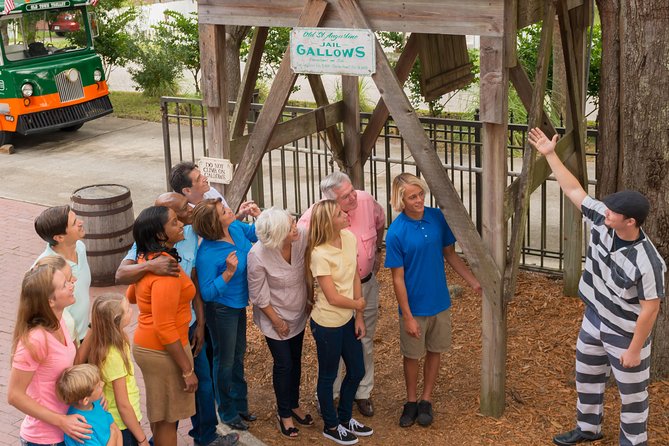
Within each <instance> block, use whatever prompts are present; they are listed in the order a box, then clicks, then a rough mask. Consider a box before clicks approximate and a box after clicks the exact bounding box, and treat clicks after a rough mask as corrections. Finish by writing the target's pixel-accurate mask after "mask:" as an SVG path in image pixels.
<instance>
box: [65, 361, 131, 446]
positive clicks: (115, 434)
mask: <svg viewBox="0 0 669 446" xmlns="http://www.w3.org/2000/svg"><path fill="white" fill-rule="evenodd" d="M103 385H104V383H103V382H102V380H101V379H100V371H99V370H98V368H97V367H95V366H94V365H91V364H80V365H75V366H72V367H68V368H67V369H65V370H64V371H63V374H62V375H60V378H59V379H58V382H57V383H56V392H57V393H58V397H59V398H60V399H61V400H63V402H64V403H66V404H69V405H70V408H69V409H68V411H67V414H68V415H82V416H83V417H84V418H86V423H88V424H90V425H91V429H92V430H93V432H91V434H90V438H89V439H88V440H85V441H84V443H83V445H91V446H122V444H123V440H122V437H121V431H120V430H119V428H118V427H117V426H116V424H114V419H113V418H112V416H111V414H110V413H109V412H107V411H106V410H104V409H103V408H102V406H101V405H100V398H102V388H103ZM81 444H82V443H78V442H77V441H76V440H74V439H73V438H71V437H69V436H68V435H67V434H65V445H66V446H80V445H81Z"/></svg>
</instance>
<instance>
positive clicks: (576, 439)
mask: <svg viewBox="0 0 669 446" xmlns="http://www.w3.org/2000/svg"><path fill="white" fill-rule="evenodd" d="M602 438H604V435H602V434H601V432H600V433H597V434H595V433H592V432H583V431H581V430H580V429H574V430H573V431H569V432H565V433H563V434H560V435H556V436H555V437H553V443H555V444H557V445H560V446H571V445H574V444H578V443H582V442H584V441H596V440H601V439H602Z"/></svg>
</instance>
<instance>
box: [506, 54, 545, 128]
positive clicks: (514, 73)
mask: <svg viewBox="0 0 669 446" xmlns="http://www.w3.org/2000/svg"><path fill="white" fill-rule="evenodd" d="M509 79H510V80H511V83H512V84H513V86H514V88H515V89H516V92H517V93H518V97H519V98H520V102H522V103H523V106H524V107H525V110H527V112H528V113H529V111H530V108H532V92H533V91H534V89H533V88H532V82H530V77H529V76H528V75H527V72H526V71H525V68H523V66H522V65H521V64H520V63H517V64H516V65H515V66H513V67H511V68H510V69H509ZM537 127H539V128H540V129H541V130H542V131H543V132H544V133H545V134H546V136H548V137H549V138H552V137H553V135H555V127H554V126H553V123H552V122H551V120H550V118H549V117H548V115H547V114H546V111H545V109H543V107H542V110H541V119H540V120H539V122H538V123H537Z"/></svg>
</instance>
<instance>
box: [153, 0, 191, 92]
mask: <svg viewBox="0 0 669 446" xmlns="http://www.w3.org/2000/svg"><path fill="white" fill-rule="evenodd" d="M164 14H165V19H164V20H162V21H160V22H159V23H158V24H157V25H154V26H153V29H154V30H155V32H156V36H155V40H156V43H158V45H160V46H162V47H165V48H168V49H169V52H170V53H171V54H173V55H174V57H175V58H176V59H175V61H176V62H178V63H179V64H180V65H181V66H183V68H185V69H187V70H188V71H189V72H190V74H191V75H192V76H193V82H194V83H195V94H198V95H199V94H200V82H199V80H200V79H199V78H200V42H199V32H198V21H197V13H195V12H191V13H190V14H188V15H187V16H186V15H183V14H181V13H180V12H177V11H171V10H169V9H168V10H166V11H165V13H164Z"/></svg>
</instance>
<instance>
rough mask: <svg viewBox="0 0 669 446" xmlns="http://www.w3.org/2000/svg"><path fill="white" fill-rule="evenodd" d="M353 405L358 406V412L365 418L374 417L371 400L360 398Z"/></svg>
mask: <svg viewBox="0 0 669 446" xmlns="http://www.w3.org/2000/svg"><path fill="white" fill-rule="evenodd" d="M355 404H356V405H357V406H358V411H360V413H361V414H362V415H364V416H366V417H371V416H374V406H373V405H372V400H371V399H370V398H362V399H359V400H358V399H357V400H355Z"/></svg>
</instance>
